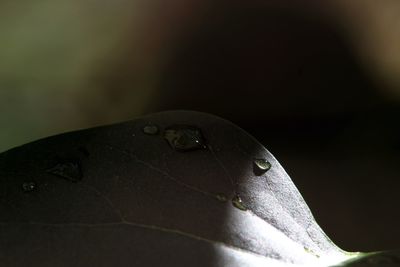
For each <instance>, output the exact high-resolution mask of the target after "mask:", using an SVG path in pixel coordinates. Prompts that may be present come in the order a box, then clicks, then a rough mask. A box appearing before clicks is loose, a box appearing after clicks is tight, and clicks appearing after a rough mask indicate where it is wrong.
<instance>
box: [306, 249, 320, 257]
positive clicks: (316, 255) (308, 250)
mask: <svg viewBox="0 0 400 267" xmlns="http://www.w3.org/2000/svg"><path fill="white" fill-rule="evenodd" d="M304 250H305V251H306V252H307V253H310V254H312V255H314V256H315V257H317V258H319V257H320V256H319V255H318V254H317V253H315V252H314V251H313V250H312V249H309V248H307V247H304Z"/></svg>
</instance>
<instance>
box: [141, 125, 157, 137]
mask: <svg viewBox="0 0 400 267" xmlns="http://www.w3.org/2000/svg"><path fill="white" fill-rule="evenodd" d="M143 132H144V133H145V134H148V135H155V134H157V133H158V127H157V126H156V125H146V126H144V127H143Z"/></svg>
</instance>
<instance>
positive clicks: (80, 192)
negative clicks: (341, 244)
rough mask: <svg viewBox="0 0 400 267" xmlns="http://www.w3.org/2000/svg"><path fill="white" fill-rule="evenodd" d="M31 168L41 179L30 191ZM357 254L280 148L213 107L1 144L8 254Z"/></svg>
mask: <svg viewBox="0 0 400 267" xmlns="http://www.w3.org/2000/svg"><path fill="white" fill-rule="evenodd" d="M148 122H151V125H157V131H156V129H155V128H149V124H148ZM146 127H147V128H146ZM151 127H153V126H151ZM158 131H160V133H163V134H157V133H158ZM82 148H84V149H82ZM82 151H83V152H82ZM60 158H61V159H74V162H79V165H78V163H75V164H73V163H71V162H70V161H68V162H67V163H65V162H64V163H63V164H64V165H62V166H60V165H59V164H61V163H60V162H59V160H58V159H60ZM255 159H257V160H258V161H257V162H256V163H258V164H256V165H257V166H256V167H257V168H258V169H259V172H257V173H255V170H254V167H255V162H254V160H255ZM55 166H58V167H57V168H55ZM81 168H82V170H84V171H83V172H81ZM49 170H53V171H50V172H49ZM55 172H56V173H55ZM32 177H34V178H35V186H34V187H35V188H36V187H40V190H35V193H34V194H31V193H29V194H27V193H24V190H21V185H23V184H24V183H26V182H27V181H31V179H32ZM59 178H65V179H59ZM71 181H73V182H71ZM26 188H28V189H29V188H30V187H26ZM230 200H232V201H230ZM355 256H356V254H349V253H346V252H344V251H342V250H341V249H339V248H338V247H337V246H335V245H334V244H333V243H332V242H331V241H330V240H329V238H328V237H327V236H326V235H325V233H324V232H323V231H322V230H321V228H320V227H319V226H318V224H317V223H316V222H315V220H314V218H313V216H312V214H311V212H310V210H309V208H308V207H307V205H306V203H305V202H304V200H303V198H302V197H301V195H300V193H299V192H298V191H297V189H296V187H295V186H294V184H293V183H292V181H291V179H290V178H289V176H288V175H287V174H286V172H285V170H284V169H283V168H282V167H281V165H280V164H279V162H278V161H277V160H276V159H275V158H274V157H273V156H272V155H271V153H269V152H268V151H267V150H266V149H265V148H264V147H263V146H262V145H261V144H259V143H258V142H257V141H256V140H255V139H254V138H252V137H251V136H249V135H248V134H247V133H246V132H244V131H243V130H241V129H240V128H238V127H237V126H235V125H233V124H232V123H230V122H228V121H226V120H223V119H221V118H218V117H215V116H212V115H208V114H203V113H198V112H188V111H175V112H162V113H157V114H153V115H149V116H146V117H143V118H140V119H137V120H134V121H130V122H126V123H121V124H116V125H111V126H104V127H98V128H93V129H88V130H82V131H77V132H71V133H66V134H62V135H58V136H53V137H49V138H46V139H43V140H39V141H36V142H33V143H30V144H27V145H24V146H21V147H17V148H14V149H12V150H9V151H7V152H4V153H2V154H0V262H1V266H6V267H8V266H145V267H146V266H175V267H176V266H177V267H179V266H194V267H196V266H211V267H213V266H231V267H235V266H237V267H239V266H240V267H243V266H251V267H254V266H255V267H257V266H272V267H274V266H277V267H279V266H328V265H335V264H336V265H337V264H339V263H340V262H343V261H345V260H349V259H350V258H352V257H355Z"/></svg>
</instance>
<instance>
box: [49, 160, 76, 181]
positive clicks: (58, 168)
mask: <svg viewBox="0 0 400 267" xmlns="http://www.w3.org/2000/svg"><path fill="white" fill-rule="evenodd" d="M47 172H49V173H51V174H54V175H57V176H60V177H62V178H65V179H67V180H69V181H71V182H78V181H80V180H82V171H81V166H80V164H79V163H78V162H76V161H67V162H60V163H58V164H56V165H55V166H54V167H52V168H50V169H48V170H47Z"/></svg>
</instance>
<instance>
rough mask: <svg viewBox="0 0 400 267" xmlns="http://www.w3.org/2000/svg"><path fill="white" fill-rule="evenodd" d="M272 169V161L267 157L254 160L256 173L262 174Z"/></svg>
mask: <svg viewBox="0 0 400 267" xmlns="http://www.w3.org/2000/svg"><path fill="white" fill-rule="evenodd" d="M269 169H271V163H270V162H269V161H267V160H266V159H255V160H254V173H255V174H256V175H262V174H263V173H265V172H267V171H268V170H269Z"/></svg>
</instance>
